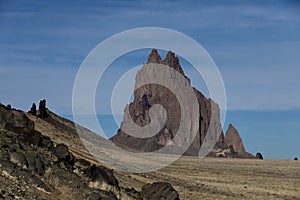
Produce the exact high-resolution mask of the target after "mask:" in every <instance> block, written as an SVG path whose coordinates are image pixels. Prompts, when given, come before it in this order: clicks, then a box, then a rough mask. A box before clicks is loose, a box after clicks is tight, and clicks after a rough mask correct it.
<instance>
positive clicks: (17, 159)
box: [10, 152, 28, 168]
mask: <svg viewBox="0 0 300 200" xmlns="http://www.w3.org/2000/svg"><path fill="white" fill-rule="evenodd" d="M10 161H11V162H12V163H15V164H16V165H18V166H20V167H23V168H27V167H28V162H27V159H26V157H25V155H24V154H23V153H21V152H13V153H12V154H11V155H10Z"/></svg>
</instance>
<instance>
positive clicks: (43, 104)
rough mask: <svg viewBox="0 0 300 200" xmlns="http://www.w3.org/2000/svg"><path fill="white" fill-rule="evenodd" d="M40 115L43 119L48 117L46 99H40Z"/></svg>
mask: <svg viewBox="0 0 300 200" xmlns="http://www.w3.org/2000/svg"><path fill="white" fill-rule="evenodd" d="M38 117H40V118H42V119H43V118H47V117H48V113H47V108H46V99H43V100H41V101H40V104H39V114H38Z"/></svg>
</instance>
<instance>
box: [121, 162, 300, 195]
mask: <svg viewBox="0 0 300 200" xmlns="http://www.w3.org/2000/svg"><path fill="white" fill-rule="evenodd" d="M118 178H119V179H120V180H121V184H123V185H124V186H127V187H128V186H129V185H132V186H134V187H137V188H140V187H141V186H142V185H143V184H144V183H145V182H153V181H167V182H170V183H171V184H172V185H173V186H174V187H175V188H176V189H177V191H178V192H179V194H180V197H181V199H195V200H198V199H300V162H297V161H271V160H270V161H269V160H250V159H217V158H205V159H199V158H195V157H182V158H180V159H179V160H177V161H176V162H175V163H173V164H172V165H170V166H168V167H166V168H164V169H161V170H159V171H157V172H151V173H147V174H134V175H129V174H128V175H127V176H123V175H122V174H119V175H118Z"/></svg>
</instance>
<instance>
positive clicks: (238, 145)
mask: <svg viewBox="0 0 300 200" xmlns="http://www.w3.org/2000/svg"><path fill="white" fill-rule="evenodd" d="M225 143H226V144H227V145H228V146H232V147H233V149H234V152H236V153H238V154H241V153H245V152H246V150H245V147H244V144H243V141H242V138H241V137H240V134H239V132H238V131H237V129H236V128H235V127H234V126H233V125H232V124H229V126H228V129H227V131H226V136H225Z"/></svg>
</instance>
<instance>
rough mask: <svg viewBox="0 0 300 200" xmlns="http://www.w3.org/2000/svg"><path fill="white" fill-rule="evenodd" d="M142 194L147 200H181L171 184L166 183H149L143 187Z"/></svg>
mask: <svg viewBox="0 0 300 200" xmlns="http://www.w3.org/2000/svg"><path fill="white" fill-rule="evenodd" d="M140 194H141V196H142V198H143V199H145V200H156V199H165V200H179V195H178V193H177V192H176V190H174V188H173V187H172V186H171V185H170V184H169V183H165V182H155V183H152V184H150V183H148V184H146V185H144V186H143V187H142V191H141V192H140Z"/></svg>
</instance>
